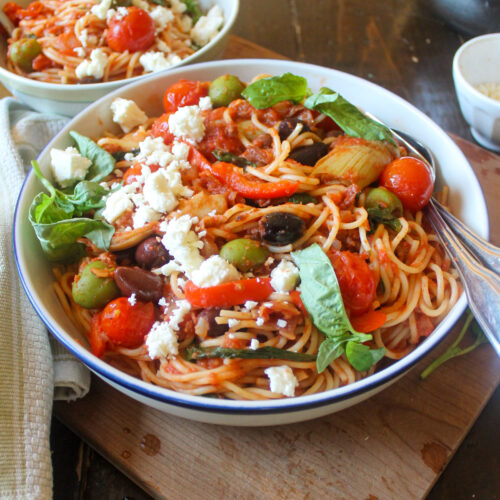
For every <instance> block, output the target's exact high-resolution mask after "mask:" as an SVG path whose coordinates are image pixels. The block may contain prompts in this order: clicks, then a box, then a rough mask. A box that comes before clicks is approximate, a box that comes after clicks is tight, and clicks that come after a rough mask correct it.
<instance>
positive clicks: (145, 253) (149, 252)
mask: <svg viewBox="0 0 500 500" xmlns="http://www.w3.org/2000/svg"><path fill="white" fill-rule="evenodd" d="M135 260H136V262H137V264H139V265H140V266H141V267H142V268H143V269H153V268H156V267H161V266H163V264H166V263H167V262H169V261H170V260H171V257H170V254H169V253H168V252H167V249H166V248H165V247H164V246H163V244H162V242H161V240H160V238H159V237H158V236H150V237H149V238H146V239H145V240H144V241H141V243H139V245H137V248H136V250H135Z"/></svg>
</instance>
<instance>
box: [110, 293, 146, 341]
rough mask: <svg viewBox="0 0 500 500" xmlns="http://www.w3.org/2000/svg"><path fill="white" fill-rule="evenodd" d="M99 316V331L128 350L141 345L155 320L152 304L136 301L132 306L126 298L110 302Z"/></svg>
mask: <svg viewBox="0 0 500 500" xmlns="http://www.w3.org/2000/svg"><path fill="white" fill-rule="evenodd" d="M101 315H102V318H101V329H102V332H103V333H104V334H105V335H106V336H107V338H108V339H109V340H110V341H111V342H113V343H114V344H116V345H120V346H123V347H130V348H133V347H137V346H139V345H141V343H142V342H143V341H144V337H145V336H146V335H147V334H148V333H149V330H151V327H152V326H153V323H154V322H155V319H156V313H155V306H154V305H153V303H152V302H139V301H137V302H136V303H135V304H134V305H132V304H131V303H130V302H129V300H128V298H127V297H119V298H117V299H115V300H112V301H111V302H110V303H109V304H108V305H107V306H106V307H105V308H104V309H103V310H102V312H101Z"/></svg>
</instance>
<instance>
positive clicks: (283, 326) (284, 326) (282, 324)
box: [276, 319, 288, 328]
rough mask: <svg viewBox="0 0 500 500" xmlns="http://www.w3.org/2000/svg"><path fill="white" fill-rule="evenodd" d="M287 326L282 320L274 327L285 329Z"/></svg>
mask: <svg viewBox="0 0 500 500" xmlns="http://www.w3.org/2000/svg"><path fill="white" fill-rule="evenodd" d="M287 324H288V323H287V322H286V321H285V320H284V319H279V320H278V321H276V326H277V327H278V328H286V325H287Z"/></svg>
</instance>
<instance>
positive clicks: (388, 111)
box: [14, 59, 488, 426]
mask: <svg viewBox="0 0 500 500" xmlns="http://www.w3.org/2000/svg"><path fill="white" fill-rule="evenodd" d="M287 71H289V72H292V73H295V74H298V75H302V76H304V77H306V78H307V80H308V83H309V86H310V88H311V89H312V90H313V91H314V90H318V89H319V88H320V87H321V86H325V85H326V86H329V87H330V88H332V89H335V90H338V91H339V92H341V93H342V94H343V95H344V96H345V97H346V98H347V99H349V100H350V101H352V102H353V103H354V104H356V105H358V106H360V107H361V108H363V109H366V110H367V111H370V112H372V113H373V114H374V115H376V116H377V117H378V118H380V119H381V120H382V121H384V122H386V123H387V124H388V125H390V126H392V127H394V128H397V129H400V130H402V131H404V132H407V133H409V134H411V135H413V136H414V137H415V138H416V139H418V140H420V141H421V142H423V143H424V144H426V145H427V146H428V147H429V148H431V150H432V151H433V153H434V154H435V157H436V160H437V165H438V185H439V184H441V185H442V183H443V182H444V183H446V184H447V185H449V186H450V205H451V207H452V210H453V212H454V213H455V214H457V216H458V217H460V218H461V219H462V220H463V221H464V222H466V223H467V224H468V225H469V226H470V227H471V228H473V229H474V230H475V231H476V232H477V233H479V234H480V235H482V236H484V237H487V236H488V214H487V210H486V205H485V201H484V197H483V195H482V192H481V189H480V186H479V184H478V182H477V179H476V177H475V175H474V173H473V171H472V169H471V167H470V165H469V163H468V162H467V160H466V158H465V157H464V155H463V154H462V153H461V151H460V150H459V149H458V147H457V146H456V145H455V143H454V142H453V141H452V140H451V139H450V138H449V137H448V135H447V134H446V133H445V132H443V131H442V130H441V129H440V128H439V127H438V126H437V125H436V124H435V123H434V122H433V121H432V120H430V119H429V118H428V117H427V116H426V115H424V114H423V113H421V112H420V111H418V110H417V109H416V108H414V107H413V106H412V105H410V104H409V103H408V102H406V101H404V100H403V99H401V98H400V97H398V96H396V95H394V94H392V93H391V92H389V91H387V90H385V89H383V88H381V87H379V86H377V85H374V84H372V83H370V82H367V81H365V80H362V79H360V78H358V77H355V76H352V75H349V74H346V73H342V72H340V71H336V70H332V69H327V68H323V67H319V66H313V65H310V64H303V63H295V62H290V61H281V60H279V61H278V60H259V59H245V60H227V61H217V62H210V63H202V64H196V65H193V66H189V67H184V68H178V69H175V70H172V71H168V72H166V73H163V74H157V75H154V76H153V77H151V78H148V79H145V80H142V81H139V82H135V83H133V84H131V85H129V86H127V87H126V88H123V89H119V90H118V91H115V92H113V93H112V94H110V95H108V96H106V97H104V98H102V99H101V100H99V101H98V102H96V103H94V104H93V105H92V106H90V107H89V108H87V109H86V110H85V111H84V112H82V113H80V114H79V115H78V116H77V117H76V118H75V119H73V120H72V121H71V122H70V123H69V124H68V125H67V126H66V127H65V128H64V129H63V130H62V131H61V132H60V133H59V134H58V135H57V136H56V137H55V138H54V140H53V141H52V142H51V143H50V144H49V145H48V146H47V147H46V148H45V150H44V151H43V152H42V153H41V155H40V157H39V162H40V166H41V168H42V171H43V172H44V173H45V174H46V175H47V174H48V172H49V160H50V155H49V151H50V149H51V148H52V147H57V148H64V147H66V146H68V145H70V144H71V139H70V137H69V135H68V132H69V131H70V130H77V131H78V132H80V133H82V134H85V135H89V136H91V137H99V136H100V135H101V134H102V133H103V132H104V131H107V130H112V131H116V132H118V130H117V125H116V124H114V123H113V121H112V117H111V112H110V110H109V107H110V104H111V102H112V100H113V99H114V98H115V97H117V96H121V97H124V98H128V99H134V100H135V101H136V102H137V103H138V104H139V106H140V107H141V108H142V109H144V110H145V111H146V112H147V113H148V114H149V115H150V116H157V115H160V114H161V113H162V105H161V99H162V96H163V92H164V90H165V89H166V88H167V87H168V86H169V85H171V84H172V83H174V82H176V81H177V80H179V79H180V78H187V79H200V80H212V79H214V78H215V77H217V76H219V75H221V74H224V73H232V74H235V75H237V76H239V77H240V78H241V79H242V80H243V81H250V79H251V78H252V77H254V76H255V75H257V74H260V73H269V74H272V75H279V74H282V73H285V72H287ZM41 190H42V187H41V185H40V183H39V182H38V180H37V179H36V177H35V175H34V174H33V172H30V174H29V175H28V176H27V178H26V180H25V182H24V185H23V187H22V189H21V193H20V195H19V199H18V202H17V206H16V212H15V216H14V249H15V255H16V263H17V266H18V271H19V275H20V278H21V282H22V284H23V286H24V288H25V291H26V293H27V294H28V297H29V299H30V301H31V303H32V304H33V306H34V307H35V309H36V311H37V312H38V314H39V315H40V317H41V318H42V319H43V321H44V322H45V324H46V325H47V327H48V328H49V330H50V331H51V332H52V333H53V334H54V335H55V336H56V337H57V338H58V339H59V340H60V341H61V342H62V343H63V344H64V345H65V346H66V347H67V348H68V349H69V350H70V351H71V352H73V353H74V354H75V355H76V356H77V357H78V358H80V359H81V360H82V361H83V362H84V363H85V364H86V365H87V366H88V367H89V368H90V369H91V370H92V371H94V372H95V373H96V374H97V375H99V376H100V377H102V378H103V379H104V380H106V381H107V382H108V383H110V384H111V385H112V386H114V387H115V388H117V389H119V390H120V391H122V392H124V393H126V394H128V395H130V396H131V397H133V398H135V399H137V400H139V401H141V402H143V403H145V404H148V405H150V406H153V407H155V408H158V409H160V410H163V411H166V412H168V413H171V414H174V415H177V416H182V417H186V418H190V419H193V420H199V421H203V422H209V423H217V424H226V425H245V426H258V425H272V424H285V423H291V422H298V421H301V420H306V419H311V418H316V417H320V416H322V415H326V414H329V413H333V412H334V411H338V410H341V409H343V408H346V407H348V406H351V405H353V404H355V403H357V402H360V401H362V400H364V399H366V398H368V397H369V396H371V395H373V394H375V393H377V392H379V391H380V390H382V389H383V388H384V387H387V386H388V385H390V384H392V383H393V382H395V381H396V380H397V379H398V378H399V377H400V376H402V375H403V374H404V373H405V372H407V371H408V370H409V369H410V368H411V367H412V366H413V365H414V364H415V363H416V362H417V361H419V360H420V359H421V358H422V357H423V356H424V355H425V354H426V353H428V352H429V351H430V350H431V349H432V348H433V347H435V346H436V345H437V344H438V343H439V341H440V340H442V339H443V337H444V336H445V335H446V333H447V332H448V331H449V329H450V328H451V327H452V326H453V324H454V323H455V321H456V320H457V319H458V318H459V316H460V315H461V314H462V312H463V311H464V309H465V307H466V300H465V296H464V295H462V297H461V298H460V299H459V301H458V303H457V304H456V305H455V307H454V308H453V309H452V311H451V312H450V313H449V314H448V315H447V316H446V318H444V320H443V321H442V322H441V323H440V324H439V325H438V326H437V328H436V329H435V331H434V332H433V333H432V335H431V336H430V337H428V338H427V339H426V340H425V341H424V342H423V343H422V344H421V345H419V346H418V347H417V348H416V349H415V350H414V351H413V352H411V353H410V354H409V355H408V356H406V357H404V358H403V359H401V360H399V361H397V362H395V363H393V364H391V365H390V366H388V367H386V368H384V369H382V370H380V371H379V372H377V373H375V374H373V375H371V376H369V377H367V378H365V379H362V380H360V381H358V382H355V383H354V384H351V385H348V386H345V387H340V388H337V389H333V390H331V391H326V392H322V393H319V394H313V395H308V396H300V397H297V398H291V399H279V400H271V401H230V400H219V399H212V398H203V397H199V396H190V395H185V394H180V393H176V392H173V391H170V390H168V389H164V388H161V387H157V386H153V385H151V384H147V383H145V382H143V381H142V380H138V379H136V378H134V377H131V376H129V375H126V374H125V373H123V372H121V371H119V370H117V369H115V368H113V367H111V366H109V365H108V364H106V363H105V362H103V361H101V360H100V359H98V358H96V357H95V356H93V355H92V354H91V353H90V351H89V350H88V348H87V347H86V346H87V345H88V344H87V341H86V339H85V338H84V337H83V335H82V334H81V332H79V331H78V329H77V328H76V327H75V325H73V324H72V322H71V320H70V319H69V318H68V317H67V316H66V315H65V313H64V311H63V309H62V307H61V306H60V304H59V302H58V300H57V297H56V295H55V293H54V291H53V289H52V282H53V276H52V272H51V266H50V264H49V263H48V262H47V261H46V260H45V259H44V257H43V255H42V251H41V249H40V246H39V244H38V241H37V240H36V237H35V234H34V232H33V229H32V227H31V225H30V223H29V221H28V210H29V206H30V204H31V201H32V200H33V198H34V196H35V195H36V194H37V193H38V192H40V191H41Z"/></svg>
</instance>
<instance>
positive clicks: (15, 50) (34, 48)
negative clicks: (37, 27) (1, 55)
mask: <svg viewBox="0 0 500 500" xmlns="http://www.w3.org/2000/svg"><path fill="white" fill-rule="evenodd" d="M41 53H42V46H41V45H40V44H39V43H38V41H37V40H35V39H34V38H21V40H18V41H17V42H14V43H13V44H12V45H11V46H10V47H9V57H10V60H11V61H12V62H13V63H14V64H15V65H17V66H19V67H20V68H21V69H22V70H23V71H26V73H29V72H30V71H33V66H32V63H33V59H35V57H36V56H37V55H39V54H41Z"/></svg>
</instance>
